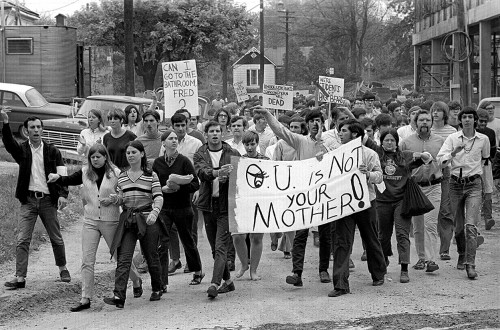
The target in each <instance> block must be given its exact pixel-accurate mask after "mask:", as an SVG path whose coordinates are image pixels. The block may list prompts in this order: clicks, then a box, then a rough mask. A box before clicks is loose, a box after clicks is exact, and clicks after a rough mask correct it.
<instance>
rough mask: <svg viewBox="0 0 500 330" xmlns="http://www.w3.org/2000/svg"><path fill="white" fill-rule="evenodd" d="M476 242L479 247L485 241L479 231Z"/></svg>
mask: <svg viewBox="0 0 500 330" xmlns="http://www.w3.org/2000/svg"><path fill="white" fill-rule="evenodd" d="M476 243H477V246H476V248H478V247H479V246H481V244H483V243H484V237H483V236H481V235H480V234H479V233H477V238H476Z"/></svg>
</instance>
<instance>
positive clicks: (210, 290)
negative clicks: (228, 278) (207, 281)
mask: <svg viewBox="0 0 500 330" xmlns="http://www.w3.org/2000/svg"><path fill="white" fill-rule="evenodd" d="M207 294H208V298H212V299H213V298H215V297H217V295H218V294H219V292H218V291H217V287H216V286H215V285H211V286H210V287H209V288H208V290H207Z"/></svg>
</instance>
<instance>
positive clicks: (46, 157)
mask: <svg viewBox="0 0 500 330" xmlns="http://www.w3.org/2000/svg"><path fill="white" fill-rule="evenodd" d="M9 111H10V109H8V108H4V107H0V116H1V117H2V120H3V130H2V141H3V143H4V145H5V149H7V151H8V152H9V153H10V154H11V155H12V157H13V158H14V160H15V161H16V163H18V164H19V176H18V178H17V188H16V198H17V199H19V201H20V202H21V218H20V219H19V221H18V229H19V232H18V234H17V247H16V278H14V279H13V280H11V281H9V282H5V286H6V287H7V288H8V289H10V290H16V289H21V288H24V287H25V286H26V280H25V278H26V274H27V272H28V254H29V247H30V242H31V236H32V234H33V228H34V227H35V223H36V220H37V217H38V216H40V218H41V219H42V222H43V225H44V226H45V229H46V230H47V233H48V235H49V237H50V242H51V244H52V250H53V251H54V257H55V260H56V265H57V266H58V267H59V275H60V276H61V281H63V282H70V281H71V277H70V274H69V272H68V270H67V268H66V251H65V248H64V241H63V239H62V235H61V228H60V226H59V221H58V220H57V209H58V208H60V209H62V208H63V207H64V206H65V205H66V202H67V200H66V198H67V197H68V190H67V189H66V188H64V187H61V186H60V185H58V184H55V183H47V180H48V174H49V173H62V171H64V170H65V167H64V163H63V160H62V157H61V153H60V152H59V150H58V149H57V148H56V147H55V146H53V145H50V144H46V143H44V142H43V141H42V138H41V137H42V131H43V123H42V121H41V120H40V118H38V117H28V118H27V119H26V120H25V121H24V128H25V129H26V131H27V134H28V141H25V142H23V143H19V142H18V141H16V140H15V139H14V137H13V136H12V132H11V130H10V126H9V116H8V115H7V112H9Z"/></svg>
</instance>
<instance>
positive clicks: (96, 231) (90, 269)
mask: <svg viewBox="0 0 500 330" xmlns="http://www.w3.org/2000/svg"><path fill="white" fill-rule="evenodd" d="M117 227H118V221H100V220H92V219H87V218H85V219H84V222H83V228H82V298H88V299H91V298H92V296H93V295H94V266H95V260H96V254H97V248H98V247H99V242H100V240H101V236H102V237H104V240H105V241H106V244H107V245H108V247H110V246H111V243H112V242H113V237H114V235H115V231H116V228H117ZM113 258H114V259H115V261H116V255H114V256H113ZM129 277H130V279H131V280H132V281H137V280H138V279H139V278H140V276H139V273H138V272H137V269H136V268H135V266H134V264H133V263H132V266H131V268H130V276H129Z"/></svg>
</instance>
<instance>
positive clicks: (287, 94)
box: [262, 84, 293, 111]
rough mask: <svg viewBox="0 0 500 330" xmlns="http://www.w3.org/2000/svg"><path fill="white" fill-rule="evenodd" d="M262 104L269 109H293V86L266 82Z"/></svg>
mask: <svg viewBox="0 0 500 330" xmlns="http://www.w3.org/2000/svg"><path fill="white" fill-rule="evenodd" d="M262 105H263V106H264V107H266V108H268V109H275V110H285V111H286V110H292V109H293V86H285V85H268V84H264V90H263V95H262Z"/></svg>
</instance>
